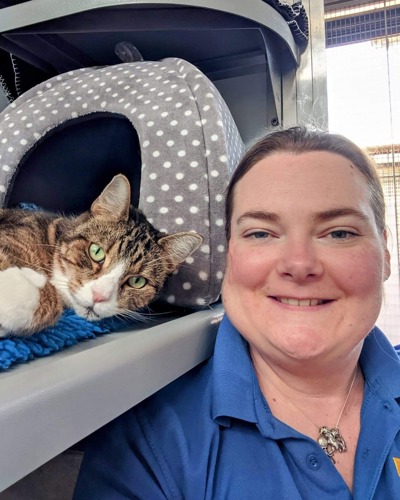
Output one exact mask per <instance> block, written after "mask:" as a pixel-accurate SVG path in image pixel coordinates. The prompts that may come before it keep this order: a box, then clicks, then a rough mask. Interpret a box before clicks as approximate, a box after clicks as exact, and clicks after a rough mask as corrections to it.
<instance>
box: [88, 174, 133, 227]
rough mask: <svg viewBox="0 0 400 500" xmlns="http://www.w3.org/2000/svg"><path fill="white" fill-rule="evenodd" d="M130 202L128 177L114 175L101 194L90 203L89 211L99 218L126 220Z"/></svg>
mask: <svg viewBox="0 0 400 500" xmlns="http://www.w3.org/2000/svg"><path fill="white" fill-rule="evenodd" d="M130 202H131V186H130V184H129V181H128V179H127V178H126V177H125V176H124V175H122V174H118V175H116V176H115V177H114V178H113V179H112V181H111V182H110V183H109V184H108V185H107V186H106V187H105V188H104V190H103V192H102V193H101V195H100V196H99V197H98V198H97V199H96V200H95V201H94V202H93V203H92V206H91V207H90V211H91V213H92V214H93V215H95V216H97V217H101V218H107V219H114V220H128V217H129V205H130Z"/></svg>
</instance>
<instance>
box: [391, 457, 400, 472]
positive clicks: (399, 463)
mask: <svg viewBox="0 0 400 500" xmlns="http://www.w3.org/2000/svg"><path fill="white" fill-rule="evenodd" d="M393 462H394V465H395V466H396V470H397V474H398V475H399V477H400V458H396V457H393Z"/></svg>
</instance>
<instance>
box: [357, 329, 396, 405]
mask: <svg viewBox="0 0 400 500" xmlns="http://www.w3.org/2000/svg"><path fill="white" fill-rule="evenodd" d="M360 364H361V367H362V369H363V373H364V377H365V380H366V381H367V382H368V383H369V384H370V385H371V386H375V387H377V388H383V389H386V390H387V391H388V392H389V394H390V395H391V396H392V397H393V398H400V360H399V356H398V351H397V350H396V348H394V347H393V346H392V344H391V343H390V342H389V340H388V339H387V338H386V337H385V335H384V334H383V333H382V332H381V330H380V329H379V328H378V327H375V328H373V329H372V330H371V332H370V333H369V335H368V336H367V337H366V339H365V341H364V346H363V349H362V351H361V356H360Z"/></svg>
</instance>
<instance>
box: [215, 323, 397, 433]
mask: <svg viewBox="0 0 400 500" xmlns="http://www.w3.org/2000/svg"><path fill="white" fill-rule="evenodd" d="M399 351H400V348H399ZM212 363H213V374H212V377H213V402H212V405H213V406H212V416H213V418H214V419H215V420H216V421H217V422H218V423H219V424H221V425H225V426H229V425H230V419H231V418H237V419H241V420H245V421H247V422H253V423H257V422H258V416H257V411H256V406H255V405H256V400H258V399H260V395H259V393H260V390H259V387H258V383H257V379H256V377H255V373H254V369H253V365H252V362H251V358H250V355H249V350H248V344H247V342H246V340H245V339H244V338H243V337H242V336H241V335H240V333H239V332H238V331H237V330H236V328H235V327H234V326H233V325H232V323H231V322H230V320H229V318H228V317H227V316H226V315H225V316H224V318H223V320H222V322H221V325H220V327H219V331H218V336H217V340H216V343H215V349H214V356H213V360H212ZM360 364H361V367H362V369H363V373H364V377H365V379H366V381H367V382H368V383H369V384H370V385H371V386H375V387H379V388H384V389H386V390H387V391H389V394H390V395H391V396H392V397H393V398H400V360H399V356H398V354H397V351H396V350H395V348H393V346H392V345H391V344H390V342H389V341H388V339H387V338H386V337H385V335H384V334H383V333H382V332H381V330H379V328H378V327H375V328H373V330H372V331H371V332H370V333H369V335H368V336H367V337H366V339H365V341H364V346H363V349H362V352H361V357H360ZM265 404H266V403H265Z"/></svg>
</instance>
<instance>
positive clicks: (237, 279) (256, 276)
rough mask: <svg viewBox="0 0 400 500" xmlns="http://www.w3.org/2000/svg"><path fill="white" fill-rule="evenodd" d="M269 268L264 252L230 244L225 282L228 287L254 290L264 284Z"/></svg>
mask: <svg viewBox="0 0 400 500" xmlns="http://www.w3.org/2000/svg"><path fill="white" fill-rule="evenodd" d="M270 268H271V264H270V263H269V260H268V258H267V257H266V255H265V252H264V253H263V252H260V251H259V250H257V249H252V250H251V251H249V249H243V248H241V247H240V246H238V245H234V244H232V245H230V246H229V249H228V257H227V267H226V273H225V281H226V282H227V283H228V284H229V285H237V286H243V287H246V288H256V287H258V286H261V285H262V284H264V283H265V278H266V276H267V274H268V272H269V270H270Z"/></svg>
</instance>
